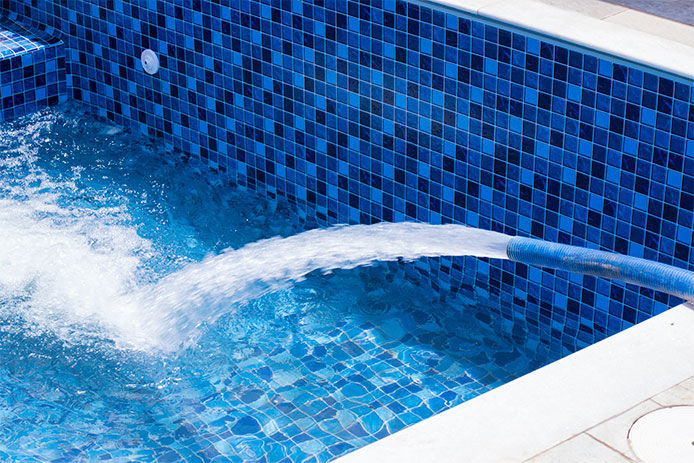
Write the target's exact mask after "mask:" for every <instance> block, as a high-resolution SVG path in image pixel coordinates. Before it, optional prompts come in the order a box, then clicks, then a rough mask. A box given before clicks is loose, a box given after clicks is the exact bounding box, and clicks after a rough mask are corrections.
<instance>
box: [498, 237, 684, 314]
mask: <svg viewBox="0 0 694 463" xmlns="http://www.w3.org/2000/svg"><path fill="white" fill-rule="evenodd" d="M506 252H507V254H508V258H509V259H510V260H513V261H516V262H520V263H523V264H528V265H536V266H540V267H550V268H553V269H557V270H566V271H569V272H579V273H585V274H587V275H593V276H596V277H602V278H610V279H615V280H621V281H625V282H627V283H633V284H635V285H639V286H644V287H647V288H651V289H654V290H656V291H662V292H664V293H668V294H671V295H673V296H677V297H680V298H682V299H685V300H687V301H694V272H690V271H688V270H684V269H680V268H677V267H673V266H670V265H666V264H661V263H659V262H653V261H650V260H646V259H640V258H638V257H630V256H624V255H621V254H614V253H611V252H605V251H596V250H594V249H586V248H580V247H577V246H569V245H566V244H557V243H549V242H546V241H542V240H536V239H532V238H523V237H520V236H515V237H513V238H511V240H510V241H509V242H508V246H507V248H506Z"/></svg>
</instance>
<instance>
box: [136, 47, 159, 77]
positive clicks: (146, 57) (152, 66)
mask: <svg viewBox="0 0 694 463" xmlns="http://www.w3.org/2000/svg"><path fill="white" fill-rule="evenodd" d="M140 61H141V62H142V68H143V69H144V70H145V72H146V73H147V74H152V75H153V74H156V73H157V71H159V57H158V56H157V54H156V53H154V50H150V49H149V48H148V49H146V50H144V51H143V52H142V55H140Z"/></svg>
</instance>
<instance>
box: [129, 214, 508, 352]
mask: <svg viewBox="0 0 694 463" xmlns="http://www.w3.org/2000/svg"><path fill="white" fill-rule="evenodd" d="M509 239H510V237H508V236H506V235H502V234H499V233H495V232H490V231H485V230H478V229H474V228H469V227H465V226H462V225H430V224H423V223H407V222H405V223H380V224H375V225H351V226H336V227H332V228H328V229H316V230H310V231H306V232H303V233H300V234H298V235H294V236H291V237H288V238H271V239H267V240H262V241H258V242H255V243H252V244H248V245H246V246H244V247H242V248H240V249H237V250H228V251H226V252H224V253H222V254H220V255H218V256H214V257H210V258H207V259H205V260H204V261H202V262H200V263H196V264H189V265H188V266H186V267H184V268H183V269H181V270H179V271H178V272H176V273H173V274H171V275H168V276H166V277H164V278H163V279H162V280H161V281H159V282H158V283H157V284H155V285H152V286H149V287H145V288H142V289H141V290H139V291H138V292H136V293H135V294H133V295H131V296H130V297H129V301H128V302H127V303H126V307H131V309H129V310H128V312H130V313H135V312H136V311H137V310H134V309H132V307H138V308H139V310H140V311H141V312H140V313H141V315H140V317H139V318H138V319H135V320H128V322H127V325H126V326H120V327H119V329H120V330H121V332H122V333H127V337H126V338H124V341H125V342H127V343H130V344H132V345H133V346H135V347H139V348H142V347H154V348H159V349H165V350H170V349H175V348H177V347H179V346H180V345H182V344H183V345H185V344H187V343H189V342H191V341H193V340H194V339H195V337H196V331H197V330H198V328H199V327H200V326H201V325H202V324H206V323H213V322H214V321H215V320H216V319H217V318H218V317H219V316H220V315H222V314H224V313H226V312H228V311H229V310H230V307H232V306H233V305H234V304H235V303H239V302H242V301H246V300H249V299H255V298H257V297H259V296H262V295H264V294H268V293H271V292H275V291H278V290H280V289H283V288H286V287H288V286H290V285H292V284H293V283H295V282H297V281H300V280H302V279H303V278H304V277H305V276H306V275H307V274H309V273H311V272H314V271H323V272H328V271H330V270H332V269H336V268H342V269H350V268H354V267H357V266H360V265H366V264H369V263H370V262H373V261H392V260H397V259H404V260H407V261H410V260H415V259H418V258H420V257H439V256H476V257H491V258H505V257H506V247H507V244H508V240H509Z"/></svg>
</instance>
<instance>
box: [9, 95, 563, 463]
mask: <svg viewBox="0 0 694 463" xmlns="http://www.w3.org/2000/svg"><path fill="white" fill-rule="evenodd" d="M312 227H313V226H312V225H311V224H310V223H306V221H305V220H303V219H301V216H300V214H297V213H296V211H295V210H293V208H292V207H290V206H288V205H286V204H284V203H282V202H281V201H272V200H268V199H265V198H261V197H259V196H257V195H254V194H252V193H249V192H245V191H240V190H238V189H235V188H233V187H231V186H229V185H225V184H224V182H222V181H221V180H220V179H219V178H218V177H217V176H216V175H215V174H214V173H211V172H208V171H207V170H206V169H205V168H204V167H202V166H201V165H198V164H197V163H196V162H194V161H191V160H186V159H184V158H182V157H180V156H178V155H176V154H174V153H171V152H168V151H167V150H166V149H164V148H163V147H161V146H157V145H156V144H153V143H152V142H150V141H148V140H147V139H144V138H142V137H140V136H137V135H134V134H131V133H127V132H123V131H121V130H120V129H118V128H117V127H114V126H112V125H110V124H109V123H107V122H103V121H98V120H96V119H95V118H93V117H92V116H90V115H88V114H85V113H84V112H83V111H82V110H81V109H80V108H79V107H74V106H68V107H63V108H61V109H59V110H50V111H45V112H42V113H40V114H37V115H34V116H31V117H29V118H26V119H23V120H20V121H17V122H14V123H11V124H4V125H3V126H0V332H1V333H2V334H1V335H0V359H1V360H0V389H2V394H0V458H1V459H2V460H3V461H21V460H26V461H35V460H36V459H41V460H49V461H79V460H92V459H97V458H100V459H114V460H117V461H119V460H123V461H127V460H132V459H134V460H145V461H146V460H150V459H153V458H158V459H159V461H210V460H213V461H269V462H275V461H328V460H330V459H332V458H334V457H336V456H338V455H341V454H343V453H345V452H348V451H350V450H352V449H354V448H355V447H359V446H363V445H365V444H367V443H369V442H372V441H374V440H376V439H378V438H381V437H384V436H385V435H387V434H390V433H392V432H395V431H397V430H399V429H401V428H403V427H404V426H406V425H409V424H413V423H415V422H417V421H420V420H421V419H424V418H426V417H428V416H431V415H433V414H434V413H437V412H439V411H441V410H443V409H446V408H448V407H451V406H453V405H456V404H458V403H460V402H462V401H464V400H466V399H468V398H471V397H474V396H476V395H478V394H480V393H483V392H485V391H487V390H489V389H491V388H493V387H496V386H498V385H500V384H503V383H505V382H507V381H509V380H511V379H513V378H516V377H518V376H520V375H522V374H524V373H526V372H528V371H531V370H533V369H536V368H538V367H539V366H541V365H543V364H545V363H548V362H549V361H550V360H552V359H551V358H550V357H549V355H548V354H547V353H545V352H544V351H542V349H541V348H539V347H538V343H537V342H535V341H534V340H532V339H530V338H528V337H527V336H524V335H523V333H520V332H518V331H517V330H516V331H514V333H513V334H514V335H512V334H511V333H509V332H507V331H505V330H503V329H502V327H500V326H498V324H496V323H495V322H494V321H493V318H492V317H490V316H489V311H488V309H486V308H485V307H480V306H476V305H474V304H472V303H471V302H470V300H469V299H467V298H465V297H463V296H461V297H460V298H457V299H453V300H448V301H441V298H440V297H439V296H438V295H437V294H436V292H434V291H433V290H431V289H429V288H428V287H427V286H426V285H425V284H424V283H423V282H418V281H413V280H412V279H411V278H405V275H404V272H403V266H402V265H401V264H399V263H394V262H391V263H378V264H373V265H371V266H364V265H362V264H364V263H366V262H368V261H369V260H370V259H372V258H373V257H381V258H386V257H387V258H389V259H392V258H394V257H395V255H397V254H401V253H402V252H401V250H402V244H403V243H402V240H405V242H406V244H409V246H407V248H408V249H407V251H408V252H409V253H410V254H408V256H407V257H416V256H417V255H438V254H440V253H442V252H443V251H442V249H443V248H445V249H446V250H450V247H451V245H453V246H456V245H455V244H452V243H451V241H453V240H449V239H448V235H446V232H444V230H439V231H440V232H442V233H443V234H438V233H433V234H432V233H431V229H429V228H427V227H426V226H420V228H419V229H417V228H416V227H415V229H412V228H402V226H391V228H389V229H388V228H383V229H381V230H380V233H381V234H380V235H379V234H378V233H376V234H373V233H372V232H369V231H365V229H364V228H360V227H356V228H354V227H347V228H341V229H329V230H311V231H308V232H307V233H308V234H300V233H301V232H304V231H305V230H307V229H310V228H312ZM384 227H388V226H384ZM393 227H395V228H393ZM370 230H372V231H374V229H370ZM376 231H378V230H376ZM448 231H449V232H450V233H452V234H459V233H462V232H463V231H462V230H461V229H459V228H456V227H453V228H449V229H448ZM365 233H366V234H365ZM399 233H400V235H399ZM412 233H417V234H419V236H420V237H423V238H425V237H428V238H427V239H423V240H417V241H416V242H414V243H410V242H407V240H408V239H409V237H410V236H412ZM276 236H280V237H291V238H289V239H286V240H282V239H272V240H269V241H261V242H260V243H255V242H256V241H258V240H263V239H268V238H271V237H276ZM394 236H399V237H400V240H401V241H400V242H398V240H395V239H393V237H394ZM456 236H460V235H456ZM384 237H385V238H387V239H383V238H384ZM442 237H445V239H441V238H442ZM388 238H389V239H388ZM369 240H371V241H369ZM468 241H469V240H468ZM248 243H254V244H251V245H249V246H245V247H244V245H246V244H248ZM308 243H310V245H308ZM360 243H361V244H360ZM459 243H460V245H462V246H463V247H465V253H469V252H471V251H470V243H469V242H465V243H464V244H463V243H462V242H459ZM319 244H320V246H319ZM337 244H340V246H337ZM497 244H498V243H497ZM398 246H399V248H398ZM501 248H503V243H501ZM326 249H328V250H329V251H326ZM499 249H500V247H499V246H496V247H494V246H492V247H491V248H488V247H487V248H484V247H483V248H482V249H478V250H475V252H477V253H479V254H480V255H494V254H493V253H496V252H499ZM225 250H227V251H226V252H225ZM259 250H260V251H261V252H258V251H259ZM317 250H320V252H319V251H317ZM461 252H462V250H461ZM258 255H260V256H262V259H261V262H260V263H258V262H255V263H253V259H254V258H255V259H256V260H257V258H258ZM287 255H292V256H293V257H294V259H292V260H291V261H290V262H291V263H292V265H288V264H287V261H288V259H287V258H286V256H287ZM268 259H270V260H269V261H268ZM263 264H265V266H266V268H267V271H266V272H259V271H258V269H261V268H262V265H263ZM337 267H349V269H345V270H339V269H338V270H335V271H333V272H332V273H329V274H324V273H323V272H318V271H313V272H311V271H312V270H318V269H325V268H337ZM215 269H216V270H218V271H215ZM254 271H255V272H256V273H255V274H253V272H254ZM307 272H311V273H308V275H305V274H306V273H307ZM249 273H251V274H252V275H253V277H252V278H249V277H248V274H249ZM220 289H222V291H220ZM181 346H182V347H181Z"/></svg>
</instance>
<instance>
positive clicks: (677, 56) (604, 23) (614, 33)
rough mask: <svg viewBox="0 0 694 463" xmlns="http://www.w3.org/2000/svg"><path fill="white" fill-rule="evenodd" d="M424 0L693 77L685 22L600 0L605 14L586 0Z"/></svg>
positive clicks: (691, 31)
mask: <svg viewBox="0 0 694 463" xmlns="http://www.w3.org/2000/svg"><path fill="white" fill-rule="evenodd" d="M427 1H429V2H430V3H440V4H443V5H447V6H449V7H452V8H454V9H457V10H461V11H465V12H467V13H470V14H473V15H478V16H480V17H481V18H483V19H491V20H494V21H497V22H501V23H505V24H510V25H512V26H515V27H518V28H521V29H524V30H528V31H531V32H535V33H538V34H542V35H546V36H550V37H553V38H558V39H560V40H563V41H566V42H570V43H572V44H576V45H579V46H583V47H586V48H590V49H593V50H597V51H599V52H602V53H606V54H609V55H614V56H617V57H619V58H623V59H625V60H627V61H630V62H633V63H636V64H641V65H643V66H646V67H650V68H655V69H659V70H661V71H666V72H669V73H672V74H675V75H676V76H679V77H681V78H684V79H687V80H691V79H694V27H692V26H689V25H686V24H681V23H677V22H675V21H670V20H668V19H664V18H660V17H658V16H653V15H649V14H646V13H642V12H640V11H636V10H632V9H629V8H624V7H618V6H615V5H611V4H608V3H606V2H601V1H598V0H594V1H593V2H592V3H594V4H595V5H596V6H595V7H594V8H593V10H594V11H599V6H600V5H602V6H603V9H604V14H598V15H590V14H588V13H587V11H590V10H589V8H588V7H586V6H585V1H584V2H579V3H581V5H583V8H582V9H580V8H578V5H576V4H575V2H572V1H570V0H553V1H552V2H551V3H552V4H549V3H546V2H549V0H545V2H543V1H538V0H427ZM589 6H590V5H589ZM572 8H573V9H572Z"/></svg>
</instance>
